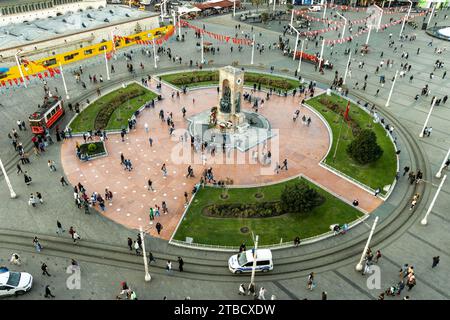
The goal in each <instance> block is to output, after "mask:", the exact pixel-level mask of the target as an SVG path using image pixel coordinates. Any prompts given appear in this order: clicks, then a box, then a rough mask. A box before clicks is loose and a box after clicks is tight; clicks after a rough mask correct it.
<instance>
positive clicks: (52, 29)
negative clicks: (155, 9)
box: [0, 0, 154, 49]
mask: <svg viewBox="0 0 450 320" xmlns="http://www.w3.org/2000/svg"><path fill="white" fill-rule="evenodd" d="M0 1H1V0H0ZM153 15H154V13H151V12H148V11H139V10H136V9H131V8H129V7H126V6H107V7H106V8H102V9H86V10H84V11H78V12H69V13H67V14H64V15H60V16H55V17H48V18H43V19H37V20H34V21H29V22H23V23H17V24H9V25H6V26H3V27H0V49H6V48H11V47H15V46H18V45H23V44H27V43H31V42H35V41H41V40H46V39H51V38H53V37H55V36H59V35H62V34H69V33H74V32H77V31H80V32H83V31H87V30H89V29H93V28H97V27H99V26H102V25H107V24H109V23H117V22H121V21H124V22H125V21H127V20H131V19H136V18H143V17H149V16H153Z"/></svg>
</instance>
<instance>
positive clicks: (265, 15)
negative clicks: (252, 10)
mask: <svg viewBox="0 0 450 320" xmlns="http://www.w3.org/2000/svg"><path fill="white" fill-rule="evenodd" d="M267 20H269V14H268V13H267V12H263V13H261V21H262V22H263V23H266V22H267Z"/></svg>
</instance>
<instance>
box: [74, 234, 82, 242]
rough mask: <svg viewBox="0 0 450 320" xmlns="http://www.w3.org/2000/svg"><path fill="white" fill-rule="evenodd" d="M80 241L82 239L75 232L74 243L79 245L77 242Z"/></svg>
mask: <svg viewBox="0 0 450 320" xmlns="http://www.w3.org/2000/svg"><path fill="white" fill-rule="evenodd" d="M80 239H81V237H80V235H79V234H78V233H77V232H76V231H75V232H74V233H73V242H74V243H77V241H78V240H80Z"/></svg>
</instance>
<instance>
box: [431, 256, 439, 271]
mask: <svg viewBox="0 0 450 320" xmlns="http://www.w3.org/2000/svg"><path fill="white" fill-rule="evenodd" d="M439 261H440V258H439V256H436V257H433V265H432V266H431V267H432V268H434V267H436V266H437V265H438V264H439Z"/></svg>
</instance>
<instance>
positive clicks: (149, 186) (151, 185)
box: [147, 179, 155, 191]
mask: <svg viewBox="0 0 450 320" xmlns="http://www.w3.org/2000/svg"><path fill="white" fill-rule="evenodd" d="M147 185H148V187H147V190H152V191H155V190H154V189H153V181H152V180H151V179H148V181H147Z"/></svg>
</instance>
